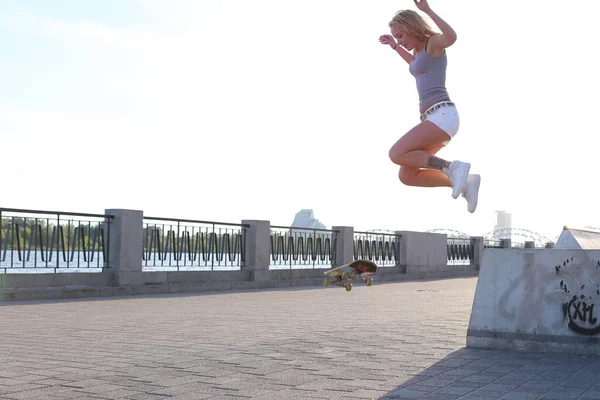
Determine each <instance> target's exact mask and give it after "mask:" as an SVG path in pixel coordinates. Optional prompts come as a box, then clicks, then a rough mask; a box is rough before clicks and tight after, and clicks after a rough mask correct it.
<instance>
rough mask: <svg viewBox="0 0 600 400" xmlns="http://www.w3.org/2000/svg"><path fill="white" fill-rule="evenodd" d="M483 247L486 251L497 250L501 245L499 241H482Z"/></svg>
mask: <svg viewBox="0 0 600 400" xmlns="http://www.w3.org/2000/svg"><path fill="white" fill-rule="evenodd" d="M483 247H484V248H486V249H499V248H501V247H502V244H501V243H500V241H499V240H484V241H483Z"/></svg>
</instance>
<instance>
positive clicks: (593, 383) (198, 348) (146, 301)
mask: <svg viewBox="0 0 600 400" xmlns="http://www.w3.org/2000/svg"><path fill="white" fill-rule="evenodd" d="M476 282H477V280H476V278H461V279H446V280H431V281H413V282H409V281H407V282H396V283H386V284H376V285H374V286H372V287H370V288H367V287H364V286H360V285H357V286H356V287H355V288H354V289H353V290H352V292H351V293H346V292H345V291H344V290H338V289H339V288H320V287H319V288H302V289H289V288H288V289H279V290H263V291H233V292H223V293H204V294H191V295H156V296H138V297H114V298H106V299H98V300H69V301H39V302H15V303H3V304H2V305H0V320H2V321H11V323H10V324H0V360H2V365H0V398H3V399H4V398H6V399H7V400H18V399H36V400H37V399H40V398H48V399H51V400H52V399H54V400H55V399H105V400H109V399H115V400H116V399H120V400H121V399H122V400H137V399H160V400H165V399H173V400H188V399H199V400H200V399H208V398H210V399H219V398H223V399H237V400H239V399H243V398H256V399H263V400H268V399H278V400H279V399H294V398H300V399H338V398H339V399H374V398H377V399H379V398H383V399H386V398H388V399H413V398H415V399H425V400H426V399H436V400H443V399H448V400H454V399H458V398H460V399H465V400H468V399H477V400H488V399H499V398H504V399H519V400H523V399H529V398H532V399H533V398H542V399H544V398H545V399H561V398H562V399H564V400H569V399H588V400H599V399H600V385H599V382H600V357H580V356H575V355H569V354H547V353H535V352H513V351H496V350H484V349H470V348H466V347H465V344H466V330H467V327H468V323H469V317H470V312H471V307H472V303H473V296H474V291H475V285H476ZM356 304H361V309H362V310H365V311H364V312H360V313H359V314H357V313H355V312H353V311H352V310H356ZM340 310H342V312H340ZM15 326H18V327H19V334H18V335H15V334H14V327H15ZM73 327H77V329H73ZM36 396H37V397H36ZM561 396H562V397H561Z"/></svg>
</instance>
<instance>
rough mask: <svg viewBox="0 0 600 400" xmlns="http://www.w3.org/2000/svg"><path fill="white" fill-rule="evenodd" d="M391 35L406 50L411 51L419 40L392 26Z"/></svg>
mask: <svg viewBox="0 0 600 400" xmlns="http://www.w3.org/2000/svg"><path fill="white" fill-rule="evenodd" d="M391 31H392V36H393V37H395V38H396V40H397V41H398V44H399V45H400V46H402V47H404V48H405V49H406V50H407V51H412V50H414V49H415V47H417V45H418V44H419V43H420V42H421V40H419V38H418V37H417V36H415V35H411V34H410V33H408V32H406V31H405V30H404V29H402V28H397V27H395V26H392V29H391Z"/></svg>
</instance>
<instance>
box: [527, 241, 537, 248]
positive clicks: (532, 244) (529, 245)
mask: <svg viewBox="0 0 600 400" xmlns="http://www.w3.org/2000/svg"><path fill="white" fill-rule="evenodd" d="M525 248H526V249H535V242H532V241H527V242H525Z"/></svg>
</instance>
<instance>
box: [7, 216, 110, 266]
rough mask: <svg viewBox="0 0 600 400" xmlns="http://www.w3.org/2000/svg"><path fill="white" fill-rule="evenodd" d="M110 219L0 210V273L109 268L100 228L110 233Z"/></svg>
mask: <svg viewBox="0 0 600 400" xmlns="http://www.w3.org/2000/svg"><path fill="white" fill-rule="evenodd" d="M42 214H43V215H52V214H53V215H54V216H53V217H50V216H48V217H40V215H42ZM65 216H68V217H70V218H65ZM113 219H114V216H112V215H105V214H88V213H73V212H57V211H42V210H25V209H15V208H0V272H4V273H9V272H15V271H16V269H17V268H18V269H19V270H32V271H33V270H40V271H41V270H52V271H53V272H59V271H62V270H68V269H74V268H77V269H80V270H83V271H88V272H96V271H97V270H100V271H101V270H103V269H104V268H109V267H110V265H109V264H108V249H109V247H108V245H107V244H106V241H105V240H104V232H105V229H104V226H106V227H107V228H108V232H109V233H110V223H111V221H112V220H113ZM44 225H45V227H44ZM65 228H66V232H65ZM53 255H55V256H56V260H53V259H52V257H53ZM96 255H97V257H96V265H94V263H93V261H94V256H96Z"/></svg>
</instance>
